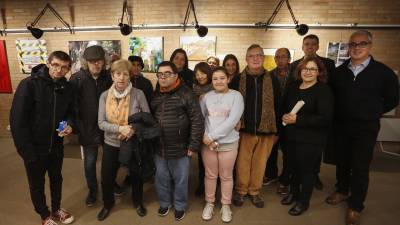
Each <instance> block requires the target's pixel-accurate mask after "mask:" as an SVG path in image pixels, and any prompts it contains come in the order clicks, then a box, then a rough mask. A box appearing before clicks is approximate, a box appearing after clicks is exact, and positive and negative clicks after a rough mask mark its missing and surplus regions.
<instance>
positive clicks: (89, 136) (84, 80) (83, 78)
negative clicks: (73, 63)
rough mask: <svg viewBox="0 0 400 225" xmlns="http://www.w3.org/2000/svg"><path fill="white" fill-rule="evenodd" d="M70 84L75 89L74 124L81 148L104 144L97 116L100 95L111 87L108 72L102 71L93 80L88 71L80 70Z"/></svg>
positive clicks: (73, 76)
mask: <svg viewBox="0 0 400 225" xmlns="http://www.w3.org/2000/svg"><path fill="white" fill-rule="evenodd" d="M70 83H72V84H73V86H74V89H75V93H76V94H75V96H76V99H75V101H76V103H75V106H76V108H75V110H76V115H77V116H76V124H77V128H78V130H76V132H78V133H79V142H80V144H81V145H83V146H93V145H99V144H102V143H103V142H104V132H103V131H102V130H100V128H99V125H98V121H97V116H98V111H99V99H100V95H101V93H103V92H104V91H106V90H108V89H109V88H110V87H111V85H112V79H111V75H110V72H109V71H106V70H103V71H102V72H101V73H100V75H99V77H98V78H97V79H96V80H95V79H93V77H92V76H91V75H90V73H89V71H87V70H84V69H81V70H80V71H78V72H76V73H75V74H73V75H72V77H71V79H70Z"/></svg>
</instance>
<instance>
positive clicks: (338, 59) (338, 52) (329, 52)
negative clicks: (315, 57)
mask: <svg viewBox="0 0 400 225" xmlns="http://www.w3.org/2000/svg"><path fill="white" fill-rule="evenodd" d="M326 57H327V58H329V59H332V60H333V61H335V64H336V67H338V66H340V65H341V64H342V63H343V62H344V61H346V60H347V59H348V58H349V44H348V43H343V42H329V43H328V46H327V49H326Z"/></svg>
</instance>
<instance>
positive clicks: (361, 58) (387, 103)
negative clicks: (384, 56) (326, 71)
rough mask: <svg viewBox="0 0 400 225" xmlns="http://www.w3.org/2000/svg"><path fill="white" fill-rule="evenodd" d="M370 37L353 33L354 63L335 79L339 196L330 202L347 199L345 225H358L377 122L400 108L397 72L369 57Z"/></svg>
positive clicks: (342, 68) (346, 64)
mask: <svg viewBox="0 0 400 225" xmlns="http://www.w3.org/2000/svg"><path fill="white" fill-rule="evenodd" d="M371 48H372V34H371V33H370V32H368V31H366V30H360V31H356V32H354V33H353V34H352V35H351V37H350V40H349V53H350V59H349V60H347V61H346V62H344V63H343V64H342V65H341V66H339V67H338V68H337V69H336V73H335V75H334V76H332V82H331V84H332V88H333V91H334V95H335V100H336V101H335V123H334V126H335V127H334V129H335V136H336V140H335V149H336V151H337V152H336V161H337V165H336V179H337V183H336V191H335V192H334V193H333V194H331V195H330V196H328V198H327V199H326V202H327V203H328V204H331V205H336V204H338V203H340V202H342V201H344V200H346V199H347V203H348V210H347V215H346V225H356V224H359V223H360V212H361V211H362V210H363V208H364V204H363V203H364V201H365V198H366V196H367V191H368V183H369V166H370V163H371V160H372V156H373V151H374V146H375V142H376V138H377V135H378V132H379V128H380V124H379V120H380V118H381V116H382V114H384V113H386V112H388V111H390V110H392V109H393V108H395V107H396V106H397V105H398V103H399V81H398V77H397V76H396V75H395V73H394V72H393V70H391V69H390V68H389V67H387V66H386V65H384V64H382V63H380V62H378V61H375V60H374V58H373V57H372V56H371V55H370V50H371Z"/></svg>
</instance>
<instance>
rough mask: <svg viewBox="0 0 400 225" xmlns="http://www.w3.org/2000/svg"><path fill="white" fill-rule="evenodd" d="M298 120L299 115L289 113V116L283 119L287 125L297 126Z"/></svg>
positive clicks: (286, 115)
mask: <svg viewBox="0 0 400 225" xmlns="http://www.w3.org/2000/svg"><path fill="white" fill-rule="evenodd" d="M296 119H297V115H296V114H292V113H287V114H285V115H283V117H282V121H283V122H284V123H286V124H295V123H296Z"/></svg>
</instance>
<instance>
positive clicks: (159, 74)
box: [156, 71, 175, 78]
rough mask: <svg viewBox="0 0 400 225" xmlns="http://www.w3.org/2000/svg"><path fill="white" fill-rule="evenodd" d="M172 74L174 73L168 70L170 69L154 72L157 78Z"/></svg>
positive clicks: (167, 76) (168, 76)
mask: <svg viewBox="0 0 400 225" xmlns="http://www.w3.org/2000/svg"><path fill="white" fill-rule="evenodd" d="M173 75H175V73H174V72H170V71H166V72H164V73H163V72H157V73H156V76H157V78H170V77H172V76H173Z"/></svg>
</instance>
